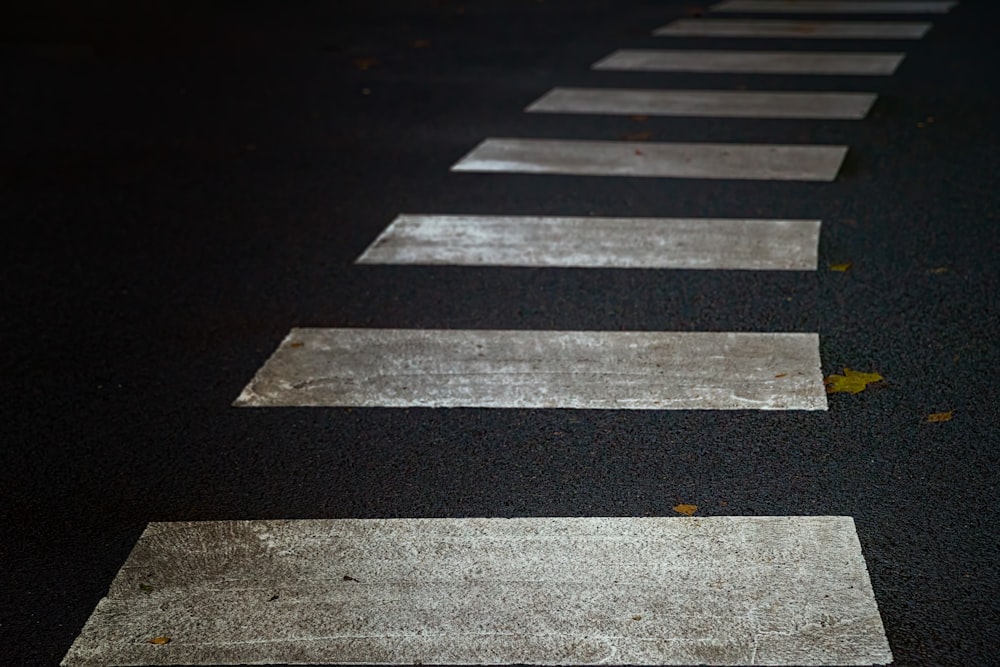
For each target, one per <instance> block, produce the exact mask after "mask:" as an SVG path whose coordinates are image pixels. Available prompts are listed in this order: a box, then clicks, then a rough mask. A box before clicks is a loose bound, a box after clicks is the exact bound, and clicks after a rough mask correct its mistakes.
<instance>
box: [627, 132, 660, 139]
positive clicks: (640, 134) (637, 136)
mask: <svg viewBox="0 0 1000 667" xmlns="http://www.w3.org/2000/svg"><path fill="white" fill-rule="evenodd" d="M652 138H653V133H652V132H632V133H631V134H626V135H624V136H622V140H623V141H649V140H650V139H652Z"/></svg>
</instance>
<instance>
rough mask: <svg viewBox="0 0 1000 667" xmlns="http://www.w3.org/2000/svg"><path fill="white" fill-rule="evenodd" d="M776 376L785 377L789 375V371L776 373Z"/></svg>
mask: <svg viewBox="0 0 1000 667" xmlns="http://www.w3.org/2000/svg"><path fill="white" fill-rule="evenodd" d="M774 377H775V378H783V377H788V373H778V374H777V375H775V376H774Z"/></svg>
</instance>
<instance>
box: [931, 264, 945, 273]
mask: <svg viewBox="0 0 1000 667" xmlns="http://www.w3.org/2000/svg"><path fill="white" fill-rule="evenodd" d="M931 273H933V274H935V275H941V274H942V273H948V267H947V266H939V267H937V268H934V269H931Z"/></svg>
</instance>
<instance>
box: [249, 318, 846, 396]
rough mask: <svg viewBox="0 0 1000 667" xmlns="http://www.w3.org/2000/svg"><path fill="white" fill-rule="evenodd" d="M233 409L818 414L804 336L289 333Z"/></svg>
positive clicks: (819, 392)
mask: <svg viewBox="0 0 1000 667" xmlns="http://www.w3.org/2000/svg"><path fill="white" fill-rule="evenodd" d="M235 405H237V406H248V407H261V406H263V407H275V406H360V407H398V408H410V407H426V408H443V407H446V408H457V407H479V408H580V409H629V410H825V409H826V407H827V403H826V392H825V390H824V387H823V375H822V373H821V372H820V360H819V339H818V336H816V335H815V334H808V333H725V332H723V333H720V332H704V333H702V332H696V333H692V332H662V331H656V332H652V331H648V332H646V331H628V332H622V331H537V330H525V331H507V330H501V331H496V330H452V329H429V330H428V329H292V331H291V333H290V334H289V335H288V336H287V337H286V338H285V340H284V341H283V342H282V343H281V345H280V346H279V347H278V349H277V350H276V351H275V352H274V354H273V355H272V356H271V358H270V359H268V361H267V362H266V363H265V364H264V366H263V367H262V368H261V369H260V370H259V371H257V374H256V376H255V377H254V378H253V380H252V381H251V382H250V384H248V385H247V387H246V388H245V389H244V390H243V392H242V393H241V394H240V396H239V398H237V399H236V401H235Z"/></svg>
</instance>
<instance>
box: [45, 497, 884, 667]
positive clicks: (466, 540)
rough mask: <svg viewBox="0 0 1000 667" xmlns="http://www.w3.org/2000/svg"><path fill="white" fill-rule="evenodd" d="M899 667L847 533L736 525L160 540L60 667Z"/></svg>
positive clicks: (230, 534)
mask: <svg viewBox="0 0 1000 667" xmlns="http://www.w3.org/2000/svg"><path fill="white" fill-rule="evenodd" d="M156 636H165V637H169V638H170V640H171V641H170V642H169V643H168V644H164V645H160V646H156V645H153V644H150V643H149V641H148V640H149V639H150V638H152V637H156ZM891 661H892V654H891V652H890V649H889V646H888V643H887V641H886V637H885V630H884V628H883V625H882V620H881V617H880V615H879V610H878V605H877V603H876V601H875V597H874V595H873V592H872V586H871V581H870V579H869V576H868V571H867V567H866V563H865V559H864V556H863V554H862V551H861V545H860V543H859V540H858V536H857V533H856V530H855V527H854V521H853V520H852V519H851V518H850V517H836V516H820V517H746V516H740V517H727V516H721V517H707V518H687V517H677V518H661V517H649V518H524V519H476V518H473V519H371V520H358V519H334V520H299V521H232V522H226V521H218V522H217V521H208V522H188V523H152V524H150V525H149V526H148V527H147V528H146V531H145V532H144V533H143V535H142V537H141V538H140V539H139V541H138V543H137V544H136V546H135V548H134V549H133V550H132V553H131V554H130V555H129V557H128V560H127V561H126V562H125V565H124V566H123V567H122V569H121V571H120V572H119V573H118V575H117V576H116V577H115V579H114V582H113V583H112V585H111V590H110V591H109V593H108V596H107V597H106V598H104V599H103V600H101V601H100V602H99V603H98V605H97V608H96V609H95V611H94V613H93V614H92V615H91V617H90V619H89V620H88V621H87V623H86V625H85V626H84V628H83V631H82V633H81V634H80V636H79V637H78V638H77V639H76V641H75V642H74V643H73V645H72V647H71V648H70V650H69V653H68V654H67V655H66V657H65V659H64V660H63V663H62V664H63V665H64V666H65V667H88V666H92V665H100V666H102V667H103V666H105V665H109V664H119V665H125V664H128V665H154V664H155V665H168V664H173V665H176V664H195V665H234V664H278V663H280V664H285V663H295V664H345V663H348V664H393V665H403V664H421V663H423V664H441V663H447V664H491V665H496V664H511V663H527V664H544V665H549V664H564V665H592V664H641V665H664V664H667V665H689V664H712V665H745V664H754V665H788V664H809V665H872V664H887V663H889V662H891Z"/></svg>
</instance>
